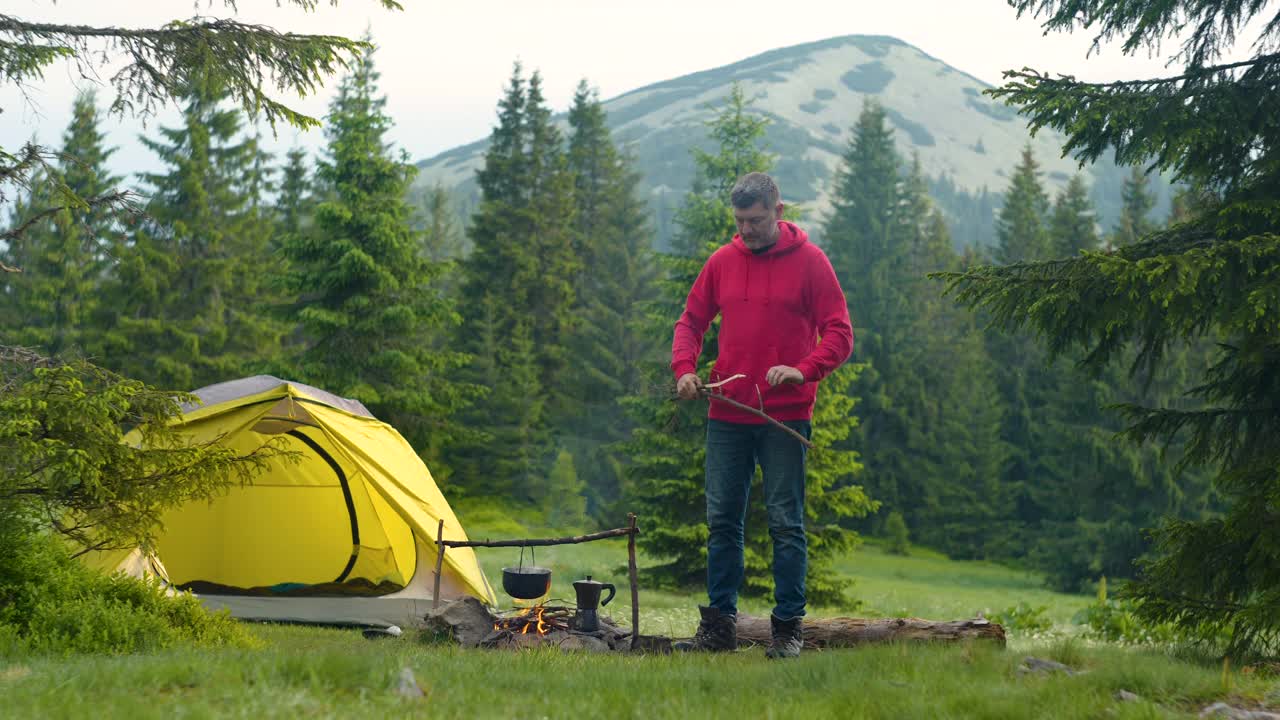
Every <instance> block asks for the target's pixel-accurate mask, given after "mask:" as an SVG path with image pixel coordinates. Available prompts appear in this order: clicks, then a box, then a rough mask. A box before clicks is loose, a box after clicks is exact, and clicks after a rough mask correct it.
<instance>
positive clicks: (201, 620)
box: [0, 519, 254, 655]
mask: <svg viewBox="0 0 1280 720" xmlns="http://www.w3.org/2000/svg"><path fill="white" fill-rule="evenodd" d="M3 522H5V521H4V520H3V519H0V523H3ZM9 524H10V527H8V528H7V532H6V531H0V535H3V536H5V540H6V541H8V542H7V546H6V548H5V550H6V552H5V554H4V556H3V557H0V655H14V654H20V653H26V652H36V653H52V654H70V653H111V654H118V653H132V652H144V651H150V650H158V649H162V648H166V647H171V646H174V645H178V644H195V645H203V646H220V645H236V646H242V647H243V646H251V645H253V644H254V641H253V639H252V638H251V637H250V636H249V635H248V634H247V633H246V632H245V631H244V628H243V627H241V626H240V625H239V624H238V623H236V621H235V620H233V619H231V616H230V615H228V614H227V613H226V612H225V611H224V612H220V613H216V614H215V613H210V612H209V611H207V610H206V609H205V608H204V607H203V606H202V605H201V604H200V601H198V600H196V598H195V597H194V596H192V595H190V594H181V595H175V596H170V595H168V594H167V591H166V589H165V587H164V586H163V585H161V584H160V583H158V582H153V581H146V580H140V579H137V578H132V577H126V576H123V575H113V576H107V575H103V574H101V573H99V572H97V571H95V570H92V569H90V568H87V567H85V566H84V565H82V564H81V563H80V562H78V561H77V560H75V559H74V558H72V557H71V555H70V553H69V552H68V551H67V549H66V545H65V543H64V541H62V540H60V539H57V538H55V537H52V536H50V535H47V534H27V533H21V532H14V531H13V530H14V528H13V527H12V519H10V520H9Z"/></svg>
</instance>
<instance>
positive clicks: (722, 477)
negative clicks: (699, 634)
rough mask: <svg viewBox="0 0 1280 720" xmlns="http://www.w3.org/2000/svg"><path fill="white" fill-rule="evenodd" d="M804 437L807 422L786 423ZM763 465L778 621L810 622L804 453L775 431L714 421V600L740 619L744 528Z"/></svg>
mask: <svg viewBox="0 0 1280 720" xmlns="http://www.w3.org/2000/svg"><path fill="white" fill-rule="evenodd" d="M784 424H785V425H787V426H788V427H790V428H791V429H793V430H795V431H796V432H798V433H800V434H801V435H803V436H805V437H806V438H807V437H809V436H810V432H811V426H810V423H809V422H808V421H806V420H792V421H787V422H786V423H784ZM756 463H759V464H760V469H761V471H762V472H763V474H764V502H765V509H766V510H767V512H768V515H769V535H770V536H771V537H772V538H773V597H774V602H775V605H774V609H773V614H774V615H776V616H777V617H779V618H781V619H783V620H790V619H791V618H797V617H801V616H802V615H804V578H805V572H806V571H807V570H808V566H809V554H808V545H807V543H806V540H805V535H804V485H805V471H804V465H805V447H804V445H802V444H800V442H799V441H797V440H796V439H795V438H793V437H791V436H790V435H788V434H786V433H784V432H782V431H781V430H779V429H778V428H775V427H772V426H770V425H746V424H741V423H729V422H724V421H721V420H709V421H708V422H707V528H708V529H709V530H710V536H709V537H708V538H707V595H708V596H709V598H710V600H711V606H712V607H714V608H718V609H719V610H720V612H722V613H730V614H737V612H738V588H740V587H741V586H742V576H743V572H744V569H743V560H742V546H743V529H744V525H745V523H746V519H747V496H748V494H749V493H750V490H751V479H752V478H753V477H754V476H755V473H756Z"/></svg>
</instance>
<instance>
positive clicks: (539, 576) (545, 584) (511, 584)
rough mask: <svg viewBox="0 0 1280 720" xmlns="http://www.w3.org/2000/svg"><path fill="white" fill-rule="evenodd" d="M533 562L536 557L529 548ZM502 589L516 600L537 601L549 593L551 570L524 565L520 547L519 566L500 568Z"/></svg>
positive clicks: (522, 551)
mask: <svg viewBox="0 0 1280 720" xmlns="http://www.w3.org/2000/svg"><path fill="white" fill-rule="evenodd" d="M529 556H530V558H531V559H532V561H533V562H535V563H536V562H537V561H538V560H537V557H536V556H535V555H534V554H533V548H529ZM502 589H503V590H505V591H506V592H507V594H508V595H510V596H511V597H513V598H515V599H517V600H537V599H538V598H540V597H542V596H543V595H546V594H547V593H548V592H550V591H551V569H550V568H544V567H538V566H537V565H525V564H524V546H523V545H521V546H520V564H519V565H518V566H517V567H504V568H502Z"/></svg>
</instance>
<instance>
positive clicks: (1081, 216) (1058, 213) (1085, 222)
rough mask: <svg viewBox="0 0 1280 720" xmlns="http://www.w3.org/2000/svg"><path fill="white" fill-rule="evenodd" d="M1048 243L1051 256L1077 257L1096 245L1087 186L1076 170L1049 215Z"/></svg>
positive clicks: (1096, 226)
mask: <svg viewBox="0 0 1280 720" xmlns="http://www.w3.org/2000/svg"><path fill="white" fill-rule="evenodd" d="M1049 247H1050V252H1051V255H1052V256H1053V257H1060V258H1070V257H1076V256H1077V255H1079V254H1080V252H1081V251H1082V250H1093V249H1094V248H1096V247H1098V221H1097V219H1096V217H1095V215H1094V212H1093V207H1092V204H1091V203H1090V202H1089V189H1088V188H1087V187H1086V186H1085V184H1084V179H1083V178H1082V177H1081V176H1080V175H1079V174H1078V173H1077V174H1076V175H1074V176H1072V178H1071V180H1070V182H1068V183H1067V187H1066V188H1064V189H1063V190H1062V192H1060V193H1058V197H1057V199H1056V200H1055V201H1054V203H1053V215H1052V216H1051V217H1050V219H1049Z"/></svg>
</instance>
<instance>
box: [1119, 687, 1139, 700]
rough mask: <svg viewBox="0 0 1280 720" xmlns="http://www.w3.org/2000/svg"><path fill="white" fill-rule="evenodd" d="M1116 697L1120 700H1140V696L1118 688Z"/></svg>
mask: <svg viewBox="0 0 1280 720" xmlns="http://www.w3.org/2000/svg"><path fill="white" fill-rule="evenodd" d="M1116 699H1117V700H1119V701H1120V702H1141V701H1142V696H1140V695H1138V694H1136V693H1131V692H1129V691H1128V690H1120V691H1119V692H1117V693H1116Z"/></svg>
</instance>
